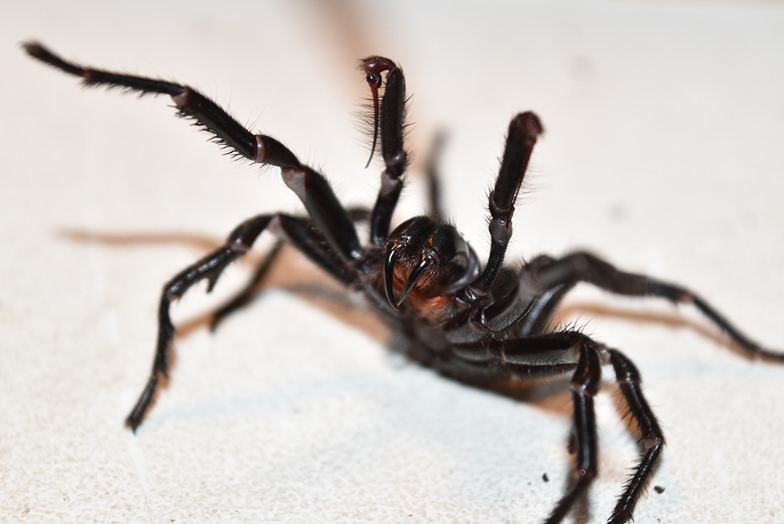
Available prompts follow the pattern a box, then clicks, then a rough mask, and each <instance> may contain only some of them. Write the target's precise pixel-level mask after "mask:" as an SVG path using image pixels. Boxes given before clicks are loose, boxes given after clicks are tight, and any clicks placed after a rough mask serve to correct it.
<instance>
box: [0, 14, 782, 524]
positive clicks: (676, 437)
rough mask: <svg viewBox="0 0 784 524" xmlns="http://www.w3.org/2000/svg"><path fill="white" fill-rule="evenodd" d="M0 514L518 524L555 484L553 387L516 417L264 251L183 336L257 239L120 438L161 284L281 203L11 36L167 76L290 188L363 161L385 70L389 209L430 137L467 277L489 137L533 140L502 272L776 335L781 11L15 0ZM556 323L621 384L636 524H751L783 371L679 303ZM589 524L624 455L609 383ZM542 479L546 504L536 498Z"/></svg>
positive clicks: (582, 295)
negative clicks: (399, 123)
mask: <svg viewBox="0 0 784 524" xmlns="http://www.w3.org/2000/svg"><path fill="white" fill-rule="evenodd" d="M0 35H1V36H0V64H2V70H3V75H2V77H1V78H0V235H1V236H0V257H2V258H1V259H2V265H0V268H1V269H0V469H2V471H3V474H2V475H0V486H1V487H2V488H1V489H2V493H3V496H2V497H0V515H1V516H2V517H3V518H5V519H7V520H8V521H21V520H23V519H24V520H26V521H31V522H43V521H47V522H49V521H52V520H59V521H64V522H68V521H73V522H76V521H79V522H83V521H94V522H164V521H166V522H169V521H175V522H233V521H236V522H259V521H262V522H272V521H275V522H278V521H280V522H316V521H319V522H325V521H326V522H403V521H405V522H526V523H527V522H532V521H540V520H542V519H543V518H544V517H545V516H546V515H547V514H548V512H549V511H550V509H551V508H552V506H553V505H554V504H555V503H556V501H557V500H558V498H559V496H560V494H561V492H562V490H563V488H564V485H565V479H566V475H567V473H568V467H569V463H570V462H569V461H570V460H571V458H570V456H569V455H568V453H567V452H566V449H565V443H566V438H567V435H568V428H569V422H570V418H569V417H570V400H569V397H568V395H565V394H556V395H554V396H552V397H548V398H541V399H540V398H536V399H534V400H533V401H532V402H526V403H523V402H518V401H515V400H513V399H509V398H506V397H502V396H499V395H496V394H493V393H488V392H484V391H478V390H475V389H471V388H468V387H465V386H462V385H460V384H456V383H453V382H449V381H447V380H445V379H442V378H441V377H439V376H437V375H436V374H434V373H432V372H430V371H428V370H423V369H421V368H419V367H417V366H416V365H414V364H411V363H409V362H407V361H405V360H404V359H402V358H400V357H399V356H397V355H396V354H394V353H393V352H391V351H390V349H389V347H390V342H389V333H387V332H386V331H385V328H384V327H383V326H382V325H380V324H379V323H378V322H377V321H376V320H374V318H373V317H372V316H370V315H368V314H367V313H366V312H364V311H363V310H362V308H361V307H358V306H357V304H356V303H355V302H352V301H351V300H350V299H348V300H347V299H345V298H341V297H343V295H342V294H340V293H339V290H338V289H337V288H335V287H334V286H331V285H330V283H329V282H328V281H326V279H325V278H324V277H323V276H322V275H321V274H320V273H319V271H318V270H317V269H315V268H314V267H313V266H311V265H310V264H309V263H307V262H305V261H303V260H301V259H300V258H299V257H298V256H297V255H296V254H292V253H288V254H287V255H286V256H285V257H284V259H283V261H282V263H281V264H280V266H279V267H278V268H277V269H276V270H275V271H273V273H272V274H271V275H270V279H269V281H268V283H267V286H266V287H265V289H264V290H263V292H262V294H261V295H259V299H258V300H256V301H254V302H253V303H252V304H251V305H250V306H249V307H247V308H246V309H244V310H242V311H240V312H238V313H237V314H235V315H234V316H232V317H230V318H229V319H228V320H227V321H226V322H225V323H224V324H223V325H222V326H221V327H220V328H219V329H218V331H217V332H216V333H215V335H214V336H212V335H211V334H210V333H209V330H208V328H207V324H208V321H209V312H210V311H211V310H212V309H214V308H215V307H216V305H218V304H220V303H221V301H222V300H225V299H226V298H227V297H229V296H231V295H232V293H233V292H234V291H236V290H237V289H238V288H240V287H241V286H242V283H243V282H244V281H246V280H247V278H248V277H249V275H250V274H251V273H252V271H253V267H254V262H256V263H258V261H260V260H261V259H262V258H263V253H264V250H265V248H266V247H268V245H269V242H268V241H266V240H264V241H261V242H260V243H259V250H258V252H255V253H253V254H251V255H249V256H248V257H247V258H248V261H247V262H245V263H240V264H237V266H236V267H234V268H232V269H230V270H228V271H227V272H226V274H225V277H224V278H223V279H222V280H221V282H220V284H219V285H218V287H217V289H216V290H215V293H213V295H217V296H206V295H205V294H204V293H203V291H204V288H203V286H197V287H196V288H194V289H193V290H192V291H191V293H190V294H189V295H187V296H186V297H185V298H184V299H183V300H182V302H181V303H180V304H179V305H177V306H175V308H174V312H173V313H174V317H175V321H176V323H177V324H178V325H179V326H180V327H181V328H182V329H181V335H180V336H179V337H178V339H177V341H176V345H177V349H178V352H177V359H176V365H175V368H174V370H173V373H172V380H171V383H170V385H169V387H168V388H167V389H166V390H165V391H163V393H162V394H161V395H160V398H159V400H158V402H157V404H156V405H155V407H154V408H153V409H152V410H151V411H150V413H149V415H148V419H147V421H146V422H145V424H144V425H143V426H142V427H141V428H140V430H139V431H138V433H137V435H135V436H134V435H133V434H132V433H130V432H129V431H128V430H126V429H125V428H124V427H123V419H124V417H125V415H126V414H127V412H128V411H129V410H130V408H131V407H132V406H133V404H134V402H135V400H136V398H137V395H138V394H139V392H140V391H141V389H142V387H143V385H144V383H145V381H146V378H147V375H148V373H149V367H150V364H151V361H152V354H153V344H154V340H155V336H156V329H157V326H156V311H157V302H158V298H159V294H160V289H161V286H162V284H163V283H164V282H165V281H166V280H168V279H169V278H170V277H171V276H172V275H173V274H175V273H176V272H177V271H179V270H180V269H182V268H183V267H185V266H187V265H188V264H190V263H192V262H193V261H194V260H195V259H196V258H198V257H200V256H202V255H204V254H205V253H206V252H208V251H209V250H211V249H213V248H214V247H216V246H218V245H219V244H220V243H221V241H222V239H223V238H224V237H225V236H226V235H227V234H228V232H229V231H231V230H232V229H233V227H234V226H235V225H236V224H238V223H240V222H241V221H242V220H244V219H246V218H248V217H250V216H253V215H255V214H258V213H262V212H268V211H273V210H283V211H289V212H297V211H298V210H300V209H301V207H300V204H299V202H298V201H297V199H296V198H295V197H294V196H293V195H292V194H291V192H290V191H289V190H288V189H287V188H286V187H285V186H284V184H283V183H282V182H281V180H280V177H279V174H278V172H277V171H276V170H272V169H263V170H260V169H258V168H257V167H256V166H251V165H248V164H247V163H244V162H237V161H234V160H231V159H230V158H228V157H226V156H222V155H221V151H220V150H219V148H217V147H216V146H215V145H212V144H209V143H208V141H207V136H206V135H205V134H203V133H200V132H197V131H196V130H193V129H190V128H189V127H188V126H187V125H186V123H185V122H183V121H180V120H178V119H176V118H173V116H172V114H173V110H172V109H171V108H170V107H168V106H171V105H172V103H171V101H170V100H168V99H166V98H165V97H160V98H158V99H155V98H153V97H146V98H144V99H142V100H136V99H135V97H134V96H121V95H120V93H119V92H116V91H115V92H109V93H105V92H103V90H102V89H93V90H85V89H82V88H80V87H79V86H78V81H77V80H76V79H75V78H73V77H68V76H66V75H64V74H62V73H60V72H58V71H55V70H53V69H52V68H49V67H45V66H44V65H42V64H40V63H36V62H34V61H32V60H30V59H28V58H27V57H26V56H25V55H24V53H23V52H22V50H21V49H20V48H19V45H18V44H19V43H20V42H23V41H26V40H29V39H37V40H40V41H42V42H44V43H45V44H47V45H48V46H50V47H51V48H52V49H53V50H55V51H56V52H58V53H61V54H62V55H63V56H65V57H67V58H70V59H75V60H78V61H79V62H82V63H84V64H89V65H92V66H95V67H99V68H106V69H114V70H121V71H126V72H130V73H133V74H139V75H152V76H160V77H164V78H167V79H173V80H176V81H179V82H182V83H187V84H189V85H191V86H193V87H195V88H197V89H199V90H200V91H201V92H202V93H204V94H205V95H207V96H209V97H211V98H213V99H215V100H217V101H218V102H219V103H220V104H221V105H222V106H224V107H226V108H228V109H229V110H230V111H231V113H232V114H233V115H234V116H235V117H237V119H238V120H239V121H240V122H243V123H247V124H248V126H249V127H250V128H251V129H254V130H258V131H259V132H263V133H266V134H270V135H273V136H275V137H276V138H278V139H280V140H282V141H283V142H285V143H286V144H287V145H288V146H289V147H291V149H292V150H293V151H294V152H295V153H296V154H297V155H298V156H299V157H300V158H301V159H303V160H305V161H307V162H308V163H309V164H310V165H312V166H314V167H315V168H317V169H320V170H322V172H324V173H325V174H326V176H327V177H328V178H329V179H330V180H331V181H332V183H333V186H334V188H335V191H336V193H337V194H338V195H339V196H340V198H341V199H342V200H343V201H344V202H345V203H347V204H364V205H369V204H371V203H372V202H373V200H374V198H375V193H376V191H377V187H378V173H379V172H380V169H381V167H380V166H381V163H380V161H379V160H378V159H376V160H375V161H374V162H373V163H372V164H371V166H370V167H369V168H368V169H363V167H364V165H365V162H366V160H367V155H368V147H369V146H368V144H369V138H368V137H367V136H366V134H365V133H363V131H362V130H361V125H360V124H359V121H360V118H359V117H358V115H360V114H361V113H362V111H363V110H362V105H363V103H365V99H366V98H367V96H368V93H367V91H368V90H367V86H366V84H365V82H364V79H363V78H362V75H361V74H360V73H358V71H357V70H356V67H357V60H358V59H360V58H362V57H365V56H368V55H371V54H380V55H384V56H388V57H390V58H392V59H393V60H395V61H397V62H398V63H399V64H401V65H402V67H403V69H404V71H405V73H406V79H407V86H408V93H409V94H410V96H411V99H410V102H409V123H410V124H411V125H410V127H409V128H408V137H407V147H408V149H409V150H411V151H412V153H413V155H414V158H413V162H412V165H411V173H410V184H409V189H408V190H407V192H406V193H405V194H404V198H403V201H402V202H401V205H400V208H399V212H398V214H397V215H396V217H397V220H398V221H399V220H403V219H405V218H407V217H409V216H411V215H413V214H416V213H420V212H422V210H423V209H424V207H425V193H424V185H423V169H424V166H425V163H426V161H427V159H428V151H429V149H430V147H431V144H432V142H433V140H434V137H435V136H436V134H437V133H438V132H440V131H442V132H444V133H445V134H446V137H447V141H446V144H445V148H444V152H443V155H442V158H441V159H440V170H441V172H442V175H443V180H444V191H445V203H446V205H447V207H448V208H449V210H450V219H451V220H452V221H453V222H454V223H455V225H456V226H457V227H458V229H459V230H460V231H461V232H463V233H464V234H465V236H466V238H467V239H468V240H469V242H470V243H471V244H472V246H473V247H474V249H475V250H476V251H477V252H478V253H480V255H481V256H485V255H486V253H487V250H488V247H489V240H488V238H489V237H488V234H487V212H486V206H487V193H488V191H489V187H490V186H491V184H492V183H493V181H494V178H495V175H496V171H497V167H498V158H499V157H500V155H501V153H502V146H503V139H504V133H505V131H506V128H507V125H508V122H509V120H510V119H511V118H512V116H514V115H515V114H516V113H517V112H519V111H522V110H528V109H531V110H534V111H536V112H537V113H538V114H539V116H540V117H541V119H542V122H543V123H544V125H545V128H546V134H545V136H544V137H543V138H542V140H540V142H539V144H538V145H537V149H536V151H535V153H534V157H533V159H532V168H531V172H530V173H529V175H528V176H527V178H526V182H525V187H524V190H523V194H522V196H521V198H520V200H519V202H518V208H517V211H516V214H515V217H514V218H515V222H514V231H515V236H514V238H513V241H512V242H513V244H512V247H511V249H510V255H509V260H510V262H511V263H517V264H519V263H520V261H522V260H524V259H529V258H532V257H533V256H535V255H536V254H539V253H542V252H548V253H551V254H554V255H559V254H564V253H566V252H568V251H569V250H571V249H575V248H586V249H590V250H592V251H595V252H596V253H598V254H601V255H602V256H604V257H606V258H608V259H609V260H610V261H612V262H613V263H615V264H616V265H618V266H619V267H622V268H625V269H628V270H633V271H640V272H646V273H650V274H652V275H655V276H657V277H660V278H662V279H667V280H672V281H675V282H679V283H682V284H685V285H688V286H689V287H691V288H693V289H694V290H695V291H697V292H699V293H700V294H701V295H703V296H704V297H705V298H707V299H709V300H710V301H712V302H713V303H714V304H715V305H716V306H717V307H718V308H719V309H720V310H721V311H722V312H725V313H726V314H727V315H728V316H729V317H730V318H731V319H733V320H734V321H735V322H736V323H737V324H738V325H739V326H740V327H741V328H742V329H743V330H745V331H746V332H747V333H749V334H750V335H751V336H752V338H755V339H758V340H760V341H761V342H763V343H764V344H767V345H769V346H774V347H783V346H784V331H783V330H782V328H781V325H780V311H781V308H782V299H781V297H782V295H783V294H784V277H782V274H784V271H782V269H784V244H783V243H782V242H781V238H782V233H783V232H784V207H782V206H781V198H782V195H784V177H782V176H781V173H782V170H784V148H782V147H781V144H782V143H784V96H782V93H784V6H782V4H781V3H778V2H772V1H771V2H746V1H744V2H740V1H738V2H731V1H726V2H678V3H676V2H664V3H662V2H646V1H633V2H614V1H601V2H600V1H595V2H594V1H591V2H579V3H578V2H570V1H559V2H529V1H526V2H500V1H499V2H481V3H480V2H470V1H460V2H436V1H434V2H413V1H411V2H409V1H399V2H394V3H391V2H380V1H378V2H376V1H371V2H358V1H348V0H344V1H335V2H316V1H296V2H273V1H262V2H225V3H221V4H220V5H217V4H216V3H214V2H200V1H192V2H158V3H126V2H69V3H60V2H46V1H40V2H26V3H17V4H13V5H12V4H7V5H3V6H2V7H0ZM561 319H562V321H563V322H577V323H578V324H579V325H581V326H584V329H585V330H586V331H587V332H588V333H589V334H591V335H592V336H594V337H596V338H597V339H599V340H601V341H604V342H607V343H608V344H610V345H612V346H613V347H617V348H619V349H622V350H623V351H624V352H625V353H626V354H627V355H629V356H630V357H631V358H633V359H634V361H635V362H636V363H637V365H638V367H639V368H640V370H641V372H642V374H643V377H644V380H645V384H646V390H645V391H646V395H648V398H649V400H650V402H651V404H652V406H653V408H654V410H655V411H656V413H657V415H658V416H659V417H660V420H661V422H662V425H663V427H664V429H665V432H666V435H667V438H668V447H667V448H666V449H665V454H664V460H663V463H662V466H661V468H660V469H659V471H658V472H657V474H656V476H655V477H654V481H653V484H655V485H659V486H662V487H664V488H665V491H664V492H663V493H662V494H657V493H656V492H655V491H653V490H650V492H649V494H647V495H646V496H645V497H644V498H643V499H642V501H641V502H640V504H639V505H638V508H637V512H636V520H637V522H683V521H686V522H752V521H753V522H778V521H781V520H782V519H783V518H784V499H782V497H781V495H780V490H779V489H778V488H777V486H778V485H779V484H780V480H779V479H780V471H781V470H782V468H784V456H783V455H782V454H781V452H780V449H779V448H780V445H779V444H780V435H781V434H782V433H784V403H782V402H781V401H780V400H779V398H778V395H776V393H775V392H776V391H777V389H776V387H777V386H779V385H780V384H781V377H782V373H783V372H784V368H782V367H780V366H778V367H777V366H774V365H770V364H764V363H755V362H750V361H748V360H746V359H744V358H743V357H742V356H740V355H739V354H738V352H737V351H734V350H733V348H731V347H730V346H729V345H728V344H727V343H726V341H724V339H723V338H722V337H720V336H718V335H716V334H715V333H714V332H713V331H712V330H711V329H710V328H709V327H706V324H705V323H704V322H702V320H701V319H700V318H699V317H698V316H696V315H694V314H693V312H692V311H690V310H689V309H688V308H684V309H683V310H682V311H679V312H675V311H673V310H672V308H671V307H669V306H668V305H667V304H661V303H657V302H655V301H644V302H633V301H628V300H619V299H617V298H613V297H608V296H606V295H604V294H601V293H599V292H597V291H595V290H592V289H583V288H579V289H578V290H577V291H576V292H575V295H574V298H573V299H572V300H570V301H569V302H568V303H567V305H566V306H565V308H564V311H563V313H562V317H561ZM605 376H606V382H607V383H608V387H607V388H606V390H607V392H608V393H603V394H602V395H600V397H599V399H600V400H599V408H598V409H599V423H600V425H601V428H602V430H601V445H602V455H601V468H602V470H601V473H600V478H599V479H598V480H597V482H596V483H595V485H594V487H593V489H592V490H591V492H590V494H589V496H588V501H587V504H586V509H585V511H584V514H583V515H582V516H581V517H579V518H578V520H577V521H578V522H591V523H593V522H605V521H606V518H607V517H608V516H609V514H610V512H611V510H612V507H613V506H614V504H615V496H617V494H618V493H620V491H621V485H622V483H623V481H624V479H625V476H626V475H627V472H628V468H629V467H630V465H631V464H632V463H633V462H634V460H635V456H636V450H635V446H634V441H633V438H632V437H631V436H630V435H629V434H628V432H626V430H625V427H624V425H623V423H622V422H621V421H620V418H619V416H618V414H617V409H616V401H617V399H616V398H615V396H614V395H613V393H612V391H613V388H612V386H611V384H612V382H613V380H612V375H611V371H610V370H609V369H607V370H606V373H605ZM544 473H547V476H548V478H549V482H544V481H543V478H542V477H543V474H544Z"/></svg>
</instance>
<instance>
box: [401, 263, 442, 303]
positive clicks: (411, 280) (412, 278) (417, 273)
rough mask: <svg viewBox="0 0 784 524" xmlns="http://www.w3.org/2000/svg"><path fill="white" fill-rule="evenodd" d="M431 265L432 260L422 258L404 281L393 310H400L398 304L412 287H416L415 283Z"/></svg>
mask: <svg viewBox="0 0 784 524" xmlns="http://www.w3.org/2000/svg"><path fill="white" fill-rule="evenodd" d="M432 264H433V260H432V259H430V258H427V257H423V258H422V260H421V261H420V262H419V265H418V266H417V267H415V268H414V270H413V271H412V272H411V274H410V275H408V280H406V284H405V285H404V286H403V291H401V292H400V296H399V297H397V303H396V304H395V309H399V308H400V304H402V303H403V301H404V300H405V299H406V297H407V296H408V294H409V293H410V292H411V290H412V289H414V286H416V283H417V282H418V281H419V279H420V277H421V276H422V274H423V273H424V272H425V270H427V269H429V268H430V266H431V265H432Z"/></svg>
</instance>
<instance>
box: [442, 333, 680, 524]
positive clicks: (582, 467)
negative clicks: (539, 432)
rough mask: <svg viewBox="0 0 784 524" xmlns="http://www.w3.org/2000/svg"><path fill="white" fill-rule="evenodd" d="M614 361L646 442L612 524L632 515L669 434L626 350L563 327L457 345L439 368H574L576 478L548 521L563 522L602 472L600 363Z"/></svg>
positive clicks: (479, 373) (545, 371) (550, 371)
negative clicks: (596, 407) (596, 409)
mask: <svg viewBox="0 0 784 524" xmlns="http://www.w3.org/2000/svg"><path fill="white" fill-rule="evenodd" d="M602 364H611V365H612V366H613V369H614V371H615V375H616V380H617V382H618V386H619V389H620V391H621V395H622V396H623V399H624V401H625V403H626V405H627V407H628V409H629V414H630V416H631V417H632V419H633V421H634V423H635V424H636V426H637V429H638V431H639V437H640V445H641V448H642V450H641V458H640V462H639V463H638V464H637V466H636V467H635V468H634V471H633V473H632V475H631V477H630V478H629V480H628V482H627V483H626V488H625V490H624V493H623V495H621V497H620V498H619V500H618V503H617V505H616V507H615V510H614V511H613V515H612V516H611V518H610V520H609V522H610V524H622V523H624V522H628V521H629V520H630V519H631V515H632V511H633V510H634V505H635V504H636V502H637V500H638V499H639V497H640V495H641V494H642V492H643V489H644V488H645V486H646V485H647V483H648V480H649V478H650V476H651V474H652V473H653V471H654V469H655V468H656V464H657V463H658V461H659V457H660V455H661V450H662V448H663V446H664V435H663V433H662V431H661V428H660V427H659V423H658V421H657V420H656V417H655V415H654V414H653V412H652V411H651V408H650V407H649V405H648V403H647V402H646V400H645V397H644V396H643V394H642V387H641V379H640V374H639V372H638V371H637V368H636V367H635V366H634V364H632V362H631V361H630V360H629V359H628V358H626V357H625V356H624V355H623V354H622V353H620V352H619V351H616V350H614V349H610V348H607V347H604V346H602V345H601V344H598V343H597V342H595V341H594V340H592V339H590V338H589V337H587V336H586V335H584V334H582V333H579V332H576V331H561V332H555V333H547V334H541V335H535V336H530V337H522V338H518V339H513V340H497V339H495V338H486V339H484V340H481V341H478V342H473V343H470V344H456V345H454V346H452V348H451V351H450V353H449V354H448V356H445V357H443V358H442V359H441V360H440V361H438V362H436V363H435V365H436V367H439V368H441V369H442V370H444V371H446V372H448V373H453V374H456V375H458V376H463V377H465V378H472V377H473V378H480V379H481V378H500V379H507V380H525V379H529V378H532V377H536V376H540V377H541V376H550V375H556V374H561V373H566V372H568V371H569V370H574V373H573V375H572V380H571V395H572V405H573V422H572V437H571V439H570V448H571V449H573V451H574V452H575V455H576V456H575V470H574V474H575V476H574V479H573V481H572V482H571V484H570V486H569V488H568V489H567V492H566V494H565V495H564V496H563V497H562V498H561V500H560V501H559V502H558V504H557V505H556V507H555V509H554V510H553V511H552V513H551V514H550V516H549V517H548V518H547V520H546V522H547V524H556V523H558V522H561V521H562V520H563V519H564V517H565V516H566V515H567V514H568V513H569V511H570V510H571V508H572V507H573V506H574V504H575V502H576V501H577V500H579V499H580V497H581V496H583V494H584V493H585V492H586V490H587V489H588V486H590V484H591V482H592V481H593V479H594V478H595V477H596V475H597V473H598V463H597V437H596V417H595V414H594V401H593V399H594V397H595V395H596V394H597V392H598V391H599V386H600V382H601V365H602Z"/></svg>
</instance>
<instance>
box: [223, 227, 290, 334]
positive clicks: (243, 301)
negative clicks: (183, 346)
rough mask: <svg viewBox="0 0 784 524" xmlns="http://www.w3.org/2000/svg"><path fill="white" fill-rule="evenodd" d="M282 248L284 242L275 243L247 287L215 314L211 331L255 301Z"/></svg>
mask: <svg viewBox="0 0 784 524" xmlns="http://www.w3.org/2000/svg"><path fill="white" fill-rule="evenodd" d="M282 248H283V241H282V240H278V241H277V242H275V245H273V246H272V248H271V249H270V250H269V252H268V253H267V255H266V256H265V257H264V260H262V262H261V264H259V265H258V267H257V268H256V270H255V271H254V272H253V276H252V277H251V279H250V281H248V283H247V284H246V285H245V287H244V288H243V289H242V290H241V291H240V292H239V293H237V294H236V295H235V296H234V297H232V299H231V300H229V301H228V302H226V303H225V304H223V305H222V306H221V307H220V308H218V309H217V310H216V311H215V313H213V315H212V321H210V331H215V330H216V329H218V324H220V323H221V322H223V320H224V319H225V318H226V317H228V316H229V315H231V314H232V313H234V312H235V311H237V310H239V309H241V308H243V307H244V306H246V305H247V304H248V303H250V301H251V300H252V299H253V296H254V295H255V294H256V288H257V287H258V286H259V284H261V282H262V281H263V280H264V278H265V277H266V276H267V274H268V273H269V271H270V269H272V266H273V264H274V263H275V261H276V260H277V259H278V255H280V251H281V249H282Z"/></svg>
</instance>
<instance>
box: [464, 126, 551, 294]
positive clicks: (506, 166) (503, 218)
mask: <svg viewBox="0 0 784 524" xmlns="http://www.w3.org/2000/svg"><path fill="white" fill-rule="evenodd" d="M543 131H544V128H543V127H542V124H541V123H540V122H539V117H537V116H536V115H535V114H534V113H532V112H530V111H529V112H526V113H520V114H519V115H517V116H516V117H514V118H513V119H512V122H511V123H510V124H509V133H508V134H507V137H506V147H505V148H504V157H503V160H502V161H501V168H500V170H499V171H498V178H497V179H496V182H495V187H494V188H493V191H492V192H491V193H490V241H491V244H490V255H489V256H488V259H487V265H486V266H485V269H484V271H483V272H482V274H481V275H479V278H478V279H477V280H476V282H474V283H473V284H471V285H470V286H468V287H466V288H465V289H464V290H463V296H462V299H463V300H466V301H469V302H473V301H475V300H477V299H479V298H481V297H482V296H484V295H486V294H487V292H488V290H489V289H490V287H491V286H492V285H493V282H495V279H496V277H497V276H498V273H499V272H500V271H501V266H502V265H503V262H504V255H505V254H506V247H507V245H509V239H510V238H511V237H512V215H513V214H514V208H515V202H516V201H517V194H518V192H519V191H520V186H521V185H522V183H523V178H524V177H525V172H526V170H527V169H528V161H529V159H530V158H531V153H532V152H533V149H534V145H536V138H537V137H538V136H539V135H540V134H542V132H543Z"/></svg>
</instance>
